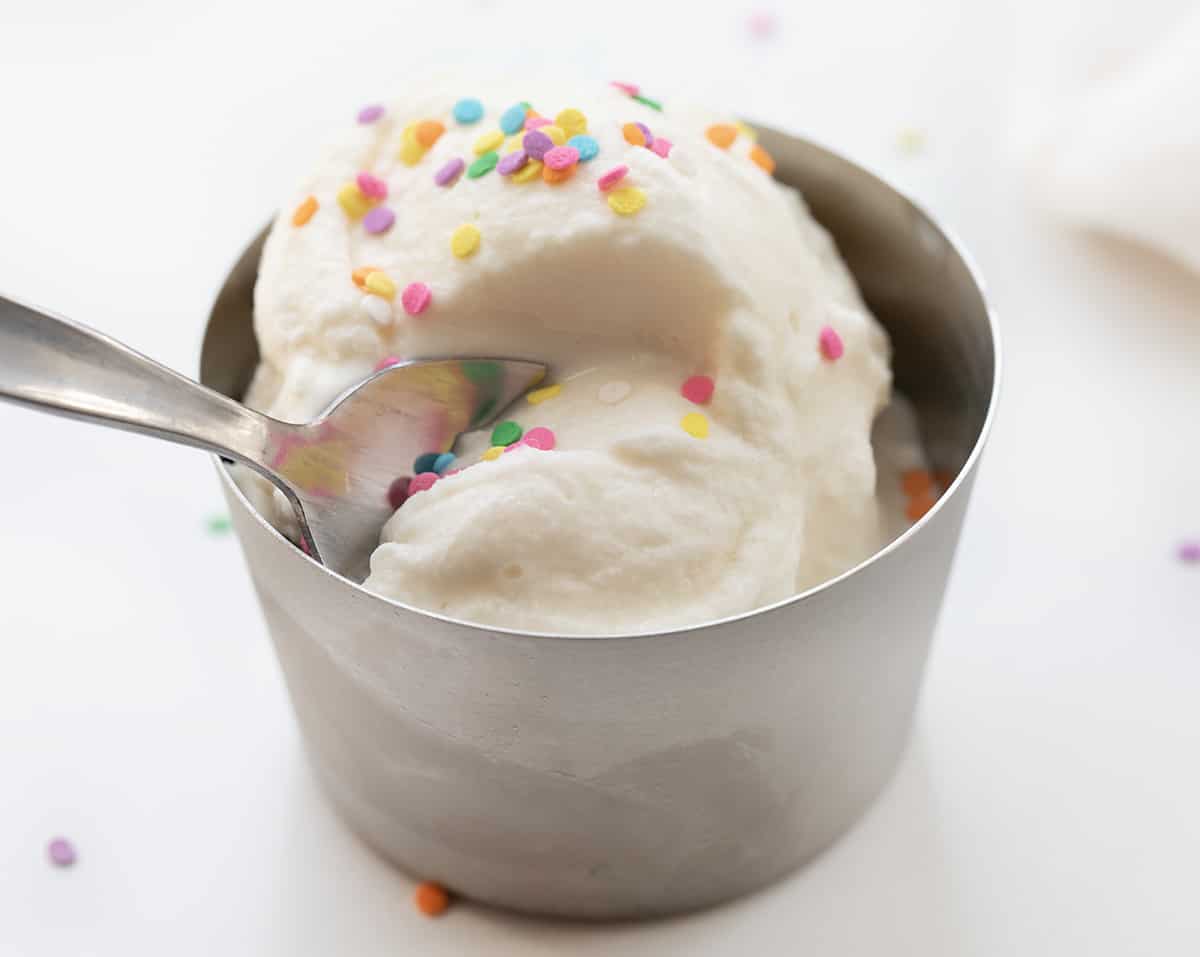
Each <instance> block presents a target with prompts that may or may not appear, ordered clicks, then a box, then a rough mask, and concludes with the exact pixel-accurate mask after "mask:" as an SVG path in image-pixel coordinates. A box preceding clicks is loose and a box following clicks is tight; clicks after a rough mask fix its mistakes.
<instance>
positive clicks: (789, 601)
mask: <svg viewBox="0 0 1200 957" xmlns="http://www.w3.org/2000/svg"><path fill="white" fill-rule="evenodd" d="M754 125H755V126H756V127H758V128H759V129H762V130H768V131H770V132H772V133H775V134H778V135H781V136H786V137H788V138H790V139H793V140H796V141H798V142H800V143H801V144H803V145H805V146H808V147H812V148H815V149H817V150H819V151H821V152H824V153H826V154H828V155H829V156H831V157H833V158H834V159H836V160H838V161H839V162H842V163H845V164H846V165H848V166H850V167H852V168H853V169H854V170H856V171H857V172H859V173H862V174H865V175H866V176H868V177H870V178H871V179H873V180H875V181H876V182H877V183H878V184H879V185H881V186H883V187H884V188H885V189H887V190H890V191H891V192H892V193H894V194H895V195H897V196H899V197H900V198H901V199H903V200H904V201H905V202H907V203H908V204H909V205H910V206H911V207H912V208H913V209H914V210H915V211H916V212H917V213H919V214H920V215H921V216H922V217H923V218H924V220H925V221H926V222H927V223H928V224H929V225H930V226H932V227H933V228H934V229H936V230H937V231H938V233H939V234H940V235H941V236H942V238H943V239H944V240H945V241H946V243H947V244H948V245H949V246H950V248H951V249H952V250H954V253H955V255H957V256H958V257H959V259H960V260H961V261H962V263H963V266H964V267H965V268H966V271H967V275H968V276H970V278H971V282H972V284H973V285H974V287H975V290H976V291H977V292H978V294H979V298H980V302H981V303H982V304H983V309H984V314H985V316H986V318H987V326H988V334H989V336H990V338H991V345H992V357H993V358H992V384H991V390H990V393H989V395H988V403H987V412H986V414H985V415H984V420H983V424H982V425H981V426H980V428H979V434H978V436H976V438H975V442H974V444H973V445H972V447H971V452H970V454H969V455H968V456H967V459H966V461H965V462H964V463H963V465H962V467H961V468H960V469H959V470H958V474H957V475H955V477H954V481H953V482H951V483H950V486H949V488H947V489H946V491H945V492H943V493H942V495H941V497H939V498H938V500H937V502H935V503H934V506H933V508H931V509H930V510H929V511H928V512H926V513H925V514H924V515H923V516H922V517H921V518H920V519H918V520H917V521H916V522H914V523H913V524H912V525H911V526H909V528H907V529H906V530H905V531H904V532H902V533H901V534H900V535H897V536H896V537H895V538H893V539H892V540H891V541H889V542H887V544H885V545H884V546H883V547H882V548H880V549H879V550H877V551H875V552H872V553H871V554H870V555H869V556H867V557H866V558H864V559H863V560H862V561H861V562H859V563H858V564H856V565H852V566H851V567H850V568H847V569H846V570H845V571H843V572H841V573H840V574H838V575H835V576H834V577H833V578H829V579H826V580H825V581H823V582H820V583H819V584H817V585H813V586H812V587H811V588H807V589H805V590H804V591H801V592H797V593H796V594H794V595H789V596H788V597H787V598H781V599H779V600H778V601H774V602H771V603H770V604H767V605H759V606H757V607H755V608H751V609H748V610H747V611H741V612H737V613H735V614H732V615H726V616H725V617H724V618H713V619H708V620H705V621H700V622H694V623H692V624H690V625H681V626H679V627H677V628H668V629H652V630H647V631H631V632H618V633H598V634H593V633H583V632H580V633H574V634H558V633H556V632H543V631H531V630H525V629H521V628H509V627H505V626H501V625H487V624H483V623H482V622H477V621H471V620H468V619H464V618H455V617H454V616H452V615H444V614H442V613H440V612H436V611H430V610H428V609H425V608H420V607H418V606H416V605H410V604H408V603H406V602H403V601H400V600H398V599H395V598H388V597H387V596H385V595H380V594H379V593H377V592H373V591H369V590H368V589H366V588H364V587H363V586H362V585H361V584H359V583H358V582H354V581H351V580H350V579H348V578H346V577H344V576H342V575H340V574H338V573H337V572H335V571H333V569H331V568H329V567H328V566H326V565H322V564H321V563H320V562H318V561H316V560H315V559H314V558H312V557H311V556H309V555H307V554H305V553H304V552H303V551H302V550H301V549H299V548H296V547H295V545H294V544H293V543H292V542H291V540H290V539H288V538H287V537H285V536H284V535H283V534H282V533H281V532H280V531H279V530H278V529H277V528H275V526H274V525H272V524H271V523H270V522H268V521H267V520H266V518H265V517H264V516H263V515H262V513H261V512H259V511H258V509H256V508H255V507H254V506H253V505H252V504H251V503H250V501H249V499H247V498H246V496H245V495H244V494H243V493H242V490H241V488H239V487H238V484H237V483H236V482H235V481H234V480H233V476H232V474H231V472H230V470H229V468H228V466H226V465H225V464H224V463H223V462H222V460H221V459H220V457H219V456H215V455H214V456H212V459H213V462H214V464H215V465H216V467H217V472H218V474H219V475H220V479H221V481H222V482H223V483H224V484H225V487H226V490H227V491H229V492H231V493H232V494H233V495H234V496H235V497H236V499H237V500H238V501H239V502H240V503H241V505H242V506H243V507H244V508H245V510H246V511H247V512H248V513H249V514H250V516H251V517H252V518H253V520H254V521H256V522H257V523H258V524H259V526H260V527H261V528H262V529H263V530H264V531H266V532H267V533H268V534H269V535H272V536H274V537H275V538H276V539H277V540H278V541H279V543H281V544H284V545H287V546H289V547H288V551H289V552H290V553H291V554H292V555H294V556H295V558H297V559H298V560H300V561H303V562H308V563H309V564H311V565H312V566H314V567H315V568H317V569H318V570H319V571H320V572H322V573H323V574H326V575H328V576H330V577H331V578H333V579H336V580H337V581H338V582H339V583H340V584H342V585H345V586H347V587H349V588H352V589H354V590H355V591H357V592H359V593H360V594H361V595H363V596H365V597H366V598H368V599H371V600H374V601H379V602H383V603H384V604H385V605H391V606H392V607H394V608H396V609H398V610H401V611H404V612H407V613H409V614H414V615H418V616H420V617H423V618H431V619H433V620H435V621H438V622H440V623H441V624H444V625H449V626H452V627H456V628H463V629H467V630H468V631H470V632H472V633H477V634H479V635H480V636H481V637H487V636H490V635H505V636H509V637H513V638H536V639H538V640H546V639H560V640H566V641H576V640H613V639H618V640H629V639H648V638H655V637H663V638H666V637H670V636H681V635H686V634H689V633H693V632H700V631H706V630H708V629H715V628H721V627H724V626H726V625H732V624H736V623H737V622H740V621H745V620H747V619H750V618H758V617H761V616H765V615H769V614H772V613H774V612H776V611H779V610H781V609H783V608H786V607H788V606H790V605H798V604H801V603H802V602H806V601H811V600H813V599H815V598H816V597H817V596H818V595H821V594H824V593H825V592H827V591H830V590H832V589H834V588H836V587H838V586H839V585H840V584H841V583H842V582H844V581H846V580H847V579H849V578H853V577H855V576H857V575H859V574H860V573H861V572H864V571H866V570H867V569H868V568H870V567H871V566H873V565H875V564H876V563H877V562H881V561H883V560H884V559H885V558H887V557H888V556H890V555H892V554H894V553H896V552H898V551H899V550H901V549H903V548H906V547H907V546H908V545H909V543H910V542H911V541H913V540H914V539H915V538H916V537H917V536H918V535H921V534H924V533H925V530H926V528H927V527H928V526H929V524H930V523H931V522H932V521H933V520H934V519H935V518H936V516H937V515H938V514H939V513H940V512H941V511H942V510H943V508H944V507H945V505H946V503H947V502H948V501H949V500H950V498H952V497H953V496H954V495H956V494H957V493H958V489H959V488H960V486H961V485H962V484H963V482H964V481H965V479H966V477H967V476H968V475H970V474H971V473H972V472H973V471H974V470H975V468H976V465H977V464H978V461H979V458H980V456H981V455H982V454H983V449H984V446H985V445H986V444H987V440H988V437H989V436H990V435H991V431H992V426H993V423H994V421H995V418H996V409H997V405H998V402H999V397H1000V381H1001V377H1002V370H1003V359H1002V351H1001V343H1000V331H999V326H998V323H997V317H996V311H995V309H994V308H993V306H992V304H991V302H990V301H989V299H988V290H987V284H986V283H985V281H984V279H983V275H982V274H981V272H980V270H979V266H978V264H977V263H976V261H975V258H974V257H973V256H972V255H971V253H970V252H969V251H968V250H967V248H966V247H965V246H964V245H963V243H962V242H961V240H960V239H959V238H958V235H957V234H956V233H955V232H954V231H953V230H952V229H950V228H949V227H947V226H946V225H945V224H944V223H942V222H941V221H940V220H939V219H938V218H937V217H935V216H934V215H933V214H932V213H930V211H929V210H928V209H926V208H925V206H924V205H923V204H921V203H919V202H917V201H916V200H915V199H913V197H911V196H909V195H908V194H907V193H906V192H904V191H903V190H902V189H900V188H899V187H897V186H895V185H894V184H893V183H891V182H889V181H888V180H887V179H886V178H885V177H884V176H882V175H881V174H880V173H879V172H877V171H876V170H874V169H872V168H870V167H869V166H866V165H864V164H862V163H858V162H856V161H854V160H852V159H850V158H849V157H847V156H846V155H844V154H843V153H840V152H838V151H837V150H834V149H831V148H830V147H828V146H827V145H825V144H824V143H822V142H820V141H819V140H815V139H812V138H811V137H808V136H799V135H797V134H794V133H790V132H787V131H785V130H781V129H778V128H777V127H773V126H770V125H769V124H762V123H755V124H754ZM835 242H836V237H835ZM239 258H240V257H239ZM231 272H232V269H230V270H227V271H226V273H225V275H226V277H228V275H229V274H230V273H231ZM207 332H208V323H207V322H206V323H205V336H207Z"/></svg>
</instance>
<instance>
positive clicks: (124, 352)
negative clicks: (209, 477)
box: [0, 296, 286, 472]
mask: <svg viewBox="0 0 1200 957" xmlns="http://www.w3.org/2000/svg"><path fill="white" fill-rule="evenodd" d="M0 398H3V399H11V400H13V401H15V402H20V403H23V404H25V405H28V406H31V407H33V408H36V409H41V410H42V411H45V412H53V413H55V414H58V415H65V416H69V417H72V418H77V419H84V420H86V421H89V422H95V423H97V424H99V425H108V426H112V427H113V428H118V429H125V430H126V431H130V432H141V433H144V434H146V435H152V436H155V437H157V438H160V439H166V440H168V441H170V442H178V443H180V444H183V445H191V446H196V447H198V448H202V449H207V450H208V451H210V452H216V453H218V454H220V455H223V456H225V457H226V458H231V459H237V460H239V461H242V462H244V463H246V464H248V465H252V466H254V467H255V468H256V469H258V470H259V471H266V472H269V471H270V469H269V468H267V467H266V464H265V462H264V461H263V460H264V457H265V455H264V453H265V449H266V446H267V443H268V441H269V438H270V435H271V433H272V431H275V432H278V431H279V429H281V428H286V426H284V425H283V424H282V423H279V422H275V421H274V420H273V419H268V418H267V417H266V416H263V415H259V414H258V413H257V412H252V411H251V410H250V409H247V408H246V407H245V406H242V405H239V404H238V403H236V402H234V401H232V400H231V399H228V398H226V397H225V396H223V395H220V394H219V393H217V392H213V391H212V390H211V389H208V388H205V387H204V386H202V385H200V384H199V383H198V382H193V381H192V380H191V379H187V378H184V377H183V376H181V375H178V374H177V373H175V372H172V371H171V370H170V369H168V368H166V367H165V366H161V365H159V364H158V363H157V362H154V361H153V360H151V359H148V358H146V356H144V355H141V354H140V353H137V352H134V351H133V350H132V349H130V348H128V347H127V346H123V345H121V343H119V342H117V341H115V340H114V339H110V338H109V337H108V336H104V335H101V334H100V333H98V332H95V331H93V330H91V329H88V328H87V327H85V326H81V325H79V324H77V323H74V322H71V321H70V320H67V319H62V318H59V317H57V316H54V315H51V314H50V313H48V312H44V311H43V310H41V309H38V308H35V307H33V306H27V305H24V304H23V303H19V302H15V301H14V300H12V299H8V298H6V297H4V296H0Z"/></svg>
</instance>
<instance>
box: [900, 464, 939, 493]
mask: <svg viewBox="0 0 1200 957" xmlns="http://www.w3.org/2000/svg"><path fill="white" fill-rule="evenodd" d="M900 483H901V485H900V487H901V488H903V489H904V494H905V495H907V496H908V497H909V498H916V497H918V496H921V495H929V494H931V493H932V492H933V476H931V475H930V474H929V473H928V472H927V471H925V469H909V470H908V471H907V472H905V473H904V474H903V475H902V476H900Z"/></svg>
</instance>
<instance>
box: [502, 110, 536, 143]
mask: <svg viewBox="0 0 1200 957" xmlns="http://www.w3.org/2000/svg"><path fill="white" fill-rule="evenodd" d="M528 109H529V107H527V106H526V105H525V104H524V103H518V104H517V105H516V106H510V107H509V108H508V109H507V110H505V111H504V113H503V114H501V116H500V129H502V130H504V132H505V133H507V134H508V135H509V136H512V135H513V134H514V133H517V132H519V131H520V130H521V129H523V128H524V126H525V113H526V111H527V110H528Z"/></svg>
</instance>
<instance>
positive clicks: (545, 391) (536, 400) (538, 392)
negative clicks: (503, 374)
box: [525, 382, 562, 405]
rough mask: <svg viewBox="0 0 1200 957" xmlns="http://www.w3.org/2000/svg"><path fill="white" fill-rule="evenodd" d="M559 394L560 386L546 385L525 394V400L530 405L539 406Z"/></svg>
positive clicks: (558, 384)
mask: <svg viewBox="0 0 1200 957" xmlns="http://www.w3.org/2000/svg"><path fill="white" fill-rule="evenodd" d="M560 392H562V385H561V384H560V383H557V382H556V383H555V384H554V385H548V386H545V387H543V388H541V389H534V390H533V391H532V392H529V393H526V395H525V398H526V399H528V400H529V404H530V405H541V404H542V403H543V402H545V401H546V400H548V399H553V398H554V397H555V396H556V395H558V394H559V393H560Z"/></svg>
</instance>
